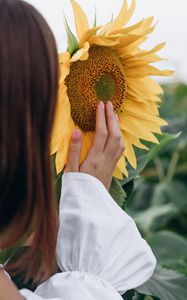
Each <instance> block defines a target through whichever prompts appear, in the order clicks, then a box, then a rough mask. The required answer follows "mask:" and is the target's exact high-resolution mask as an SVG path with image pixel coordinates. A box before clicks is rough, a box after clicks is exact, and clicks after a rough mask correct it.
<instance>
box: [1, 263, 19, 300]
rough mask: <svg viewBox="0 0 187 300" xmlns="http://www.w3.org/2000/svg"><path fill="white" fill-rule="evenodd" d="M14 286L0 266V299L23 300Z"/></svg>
mask: <svg viewBox="0 0 187 300" xmlns="http://www.w3.org/2000/svg"><path fill="white" fill-rule="evenodd" d="M23 299H24V298H23V297H22V296H21V294H20V293H19V291H18V289H17V288H16V286H15V285H14V284H13V283H12V281H11V280H10V279H9V278H8V277H7V275H6V274H5V273H4V271H3V269H1V268H0V300H23Z"/></svg>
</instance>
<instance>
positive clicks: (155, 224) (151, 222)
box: [134, 203, 179, 232]
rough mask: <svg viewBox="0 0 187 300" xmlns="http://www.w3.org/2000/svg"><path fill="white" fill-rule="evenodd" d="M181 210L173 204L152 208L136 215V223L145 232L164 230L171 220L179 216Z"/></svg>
mask: <svg viewBox="0 0 187 300" xmlns="http://www.w3.org/2000/svg"><path fill="white" fill-rule="evenodd" d="M178 214H179V210H178V208H177V207H176V206H174V205H173V204H172V203H168V204H166V205H155V206H151V207H150V208H148V209H147V210H145V211H143V212H140V213H136V214H135V215H134V218H135V221H136V223H137V224H138V225H139V226H140V228H141V229H142V230H143V231H144V232H150V231H155V230H159V229H161V228H163V227H164V226H165V225H166V224H167V223H168V222H169V221H170V220H172V219H173V218H175V217H176V216H178Z"/></svg>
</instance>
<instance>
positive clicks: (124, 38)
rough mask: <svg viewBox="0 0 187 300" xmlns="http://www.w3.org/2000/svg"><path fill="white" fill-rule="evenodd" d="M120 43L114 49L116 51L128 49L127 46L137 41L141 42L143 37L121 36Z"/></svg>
mask: <svg viewBox="0 0 187 300" xmlns="http://www.w3.org/2000/svg"><path fill="white" fill-rule="evenodd" d="M118 39H119V43H118V45H117V46H115V47H114V49H118V48H119V49H122V48H123V49H124V48H126V47H127V46H129V45H131V44H133V43H135V42H136V41H138V40H141V39H142V36H140V35H132V34H128V35H126V36H122V37H121V36H120V37H119V38H118Z"/></svg>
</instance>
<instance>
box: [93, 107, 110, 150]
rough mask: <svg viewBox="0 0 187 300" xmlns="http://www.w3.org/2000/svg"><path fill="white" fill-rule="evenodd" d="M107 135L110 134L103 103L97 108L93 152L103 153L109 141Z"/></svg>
mask: <svg viewBox="0 0 187 300" xmlns="http://www.w3.org/2000/svg"><path fill="white" fill-rule="evenodd" d="M107 135H108V132H107V124H106V116H105V105H104V103H103V102H100V103H99V105H98V107H97V113H96V131H95V137H94V142H93V146H92V148H91V151H92V152H93V151H94V153H96V152H97V153H98V152H103V150H104V147H105V143H106V140H107Z"/></svg>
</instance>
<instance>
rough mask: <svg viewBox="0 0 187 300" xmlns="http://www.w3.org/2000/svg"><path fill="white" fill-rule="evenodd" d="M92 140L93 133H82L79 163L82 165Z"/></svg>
mask: <svg viewBox="0 0 187 300" xmlns="http://www.w3.org/2000/svg"><path fill="white" fill-rule="evenodd" d="M93 140H94V132H82V152H81V158H80V162H81V163H82V162H83V161H84V160H85V158H86V156H87V154H88V152H89V151H90V149H91V147H92V145H93Z"/></svg>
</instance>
